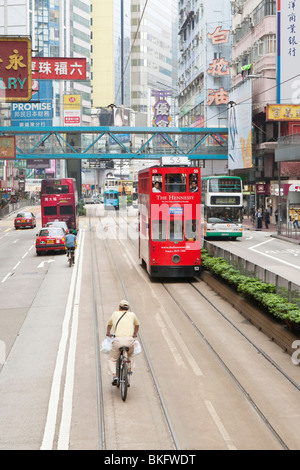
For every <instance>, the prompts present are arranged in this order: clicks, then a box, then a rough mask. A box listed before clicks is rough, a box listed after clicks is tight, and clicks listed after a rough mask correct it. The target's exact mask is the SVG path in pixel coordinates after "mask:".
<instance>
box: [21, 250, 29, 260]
mask: <svg viewBox="0 0 300 470" xmlns="http://www.w3.org/2000/svg"><path fill="white" fill-rule="evenodd" d="M27 255H28V251H26V253H25V254H24V255H23V256H22V259H24V258H26V256H27Z"/></svg>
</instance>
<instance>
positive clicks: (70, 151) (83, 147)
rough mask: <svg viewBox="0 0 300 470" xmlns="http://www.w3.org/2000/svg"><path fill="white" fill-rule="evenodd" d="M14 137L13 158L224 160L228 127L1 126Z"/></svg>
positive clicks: (2, 130) (2, 129) (4, 133)
mask: <svg viewBox="0 0 300 470" xmlns="http://www.w3.org/2000/svg"><path fill="white" fill-rule="evenodd" d="M0 135H14V136H15V140H16V158H17V159H19V160H23V159H25V160H26V159H100V160H101V159H103V160H110V159H140V160H143V159H153V160H156V159H160V158H161V156H162V155H185V156H188V157H189V159H191V160H227V158H228V156H227V135H228V129H227V128H177V127H173V128H157V127H0Z"/></svg>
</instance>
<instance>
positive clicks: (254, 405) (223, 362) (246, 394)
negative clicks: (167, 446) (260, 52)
mask: <svg viewBox="0 0 300 470" xmlns="http://www.w3.org/2000/svg"><path fill="white" fill-rule="evenodd" d="M116 224H118V226H119V221H118V220H116ZM127 239H128V240H129V241H130V242H131V244H132V245H134V246H135V248H136V244H135V243H134V242H133V240H131V239H130V238H127ZM105 246H106V250H107V252H108V254H109V256H110V258H111V259H112V260H113V263H114V266H115V269H116V271H117V276H118V279H119V283H120V285H121V286H122V292H123V293H124V296H125V297H126V298H127V299H128V301H129V302H130V299H129V298H128V292H127V290H126V286H125V282H124V278H123V277H122V274H121V272H120V270H119V268H118V262H117V261H116V259H115V256H114V254H113V251H112V248H111V246H110V243H109V240H106V241H105ZM160 283H161V285H162V287H163V288H164V290H165V291H166V292H167V294H168V295H169V296H170V298H171V299H172V301H173V302H174V303H175V304H176V306H177V307H178V309H179V310H180V311H181V312H182V314H183V315H184V317H185V318H186V319H187V320H188V322H189V324H190V325H191V326H192V328H193V329H194V330H195V331H196V332H197V334H198V335H199V337H201V340H202V341H203V342H204V343H205V344H206V346H208V347H209V349H210V350H211V352H212V353H213V355H214V356H215V357H216V358H217V360H218V362H219V363H220V364H221V365H222V367H223V369H224V370H225V371H226V373H227V374H228V375H229V376H230V378H231V380H232V381H233V382H234V384H235V385H236V386H237V387H238V389H239V390H240V391H241V393H242V395H243V396H244V397H245V398H246V400H247V401H248V402H249V404H250V405H251V407H252V408H253V409H254V410H255V412H256V413H257V414H258V416H259V418H260V419H261V421H262V422H263V423H264V425H265V426H266V427H267V429H268V430H269V431H270V433H271V434H272V435H273V436H274V438H275V439H276V441H277V442H278V443H279V445H280V447H281V448H282V449H285V450H288V449H289V445H288V444H287V443H286V440H285V438H284V437H282V436H281V435H280V432H278V431H277V430H276V426H274V425H273V424H272V423H271V422H270V420H269V419H268V417H267V415H266V414H265V413H264V411H263V410H262V409H261V407H260V406H259V405H258V404H257V403H256V401H255V398H253V397H252V396H251V392H248V391H247V387H246V386H244V385H243V383H242V381H241V380H240V379H239V377H238V376H237V375H236V373H234V371H232V370H231V368H230V366H229V365H227V363H226V359H223V358H222V356H221V354H219V353H218V351H217V350H216V348H215V347H214V346H213V344H212V343H211V341H210V340H209V339H207V337H206V335H205V333H204V332H203V331H201V327H200V326H198V324H197V322H196V321H195V320H193V318H192V317H191V316H190V315H189V312H188V311H187V310H186V309H185V307H184V306H183V305H182V303H181V302H180V300H179V299H178V298H177V295H176V294H174V293H172V292H171V291H170V289H169V286H168V285H167V284H166V282H165V281H164V280H160ZM189 286H190V287H191V289H193V291H194V293H196V294H197V296H201V297H202V299H203V300H205V301H206V302H208V303H209V304H210V306H211V307H212V308H213V309H214V310H215V311H216V312H217V313H218V314H219V315H220V316H222V318H223V319H224V320H226V321H227V322H228V323H229V324H230V325H231V327H232V328H234V329H235V331H236V332H238V333H239V334H240V335H241V336H242V337H243V338H244V339H245V340H246V341H247V342H248V343H249V344H250V345H251V346H252V347H253V348H254V349H255V350H256V351H257V352H258V353H259V355H260V356H262V357H264V359H265V360H266V361H267V362H268V363H269V364H271V365H272V366H273V367H274V368H275V369H276V371H277V372H278V373H280V374H281V375H282V377H284V379H285V380H287V381H288V382H289V383H290V384H291V385H292V386H293V387H294V388H295V389H296V390H297V392H298V391H300V387H299V385H298V384H297V383H296V382H295V381H294V380H293V379H292V377H290V376H289V375H288V374H287V373H285V372H284V370H283V369H282V368H281V367H280V366H279V365H278V364H277V363H276V361H274V360H273V359H272V358H271V357H270V356H269V355H268V354H267V353H266V352H264V351H263V349H262V348H261V347H260V346H258V345H257V344H256V343H255V341H253V340H252V339H251V338H250V337H249V336H247V335H246V334H245V333H244V332H243V331H242V330H241V329H240V328H239V327H238V326H237V325H236V324H235V323H234V321H232V320H231V319H230V318H228V317H227V316H226V315H225V314H224V313H223V312H222V311H221V310H220V308H218V306H217V305H216V304H215V303H214V302H213V301H212V300H211V299H210V298H209V297H208V296H206V295H205V294H203V292H200V290H199V289H198V287H197V286H196V285H195V284H194V283H193V282H192V281H189ZM175 291H176V290H175ZM139 337H140V341H141V344H142V347H143V350H144V352H145V357H146V359H147V362H148V366H149V370H150V371H151V374H152V377H153V382H154V384H155V386H156V385H157V386H158V383H157V380H156V378H155V374H154V370H153V367H152V365H151V362H150V359H149V356H148V354H147V351H146V346H145V343H144V340H143V338H142V336H141V335H139ZM157 393H158V395H160V391H159V387H158V392H157ZM160 400H161V404H162V408H163V410H164V413H165V412H166V407H165V405H164V401H163V398H162V396H160ZM166 420H167V422H168V427H169V430H170V433H171V435H172V439H173V445H174V448H175V449H178V450H179V448H180V447H179V443H178V441H177V438H176V435H175V432H174V429H173V426H172V423H171V420H170V417H169V415H168V413H166Z"/></svg>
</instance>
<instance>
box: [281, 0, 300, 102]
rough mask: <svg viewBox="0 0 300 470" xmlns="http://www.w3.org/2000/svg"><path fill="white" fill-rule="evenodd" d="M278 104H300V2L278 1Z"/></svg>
mask: <svg viewBox="0 0 300 470" xmlns="http://www.w3.org/2000/svg"><path fill="white" fill-rule="evenodd" d="M277 56H278V57H277V85H278V87H277V103H283V104H284V103H292V104H299V103H300V77H299V74H300V2H299V0H277Z"/></svg>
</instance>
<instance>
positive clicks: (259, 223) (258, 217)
mask: <svg viewBox="0 0 300 470" xmlns="http://www.w3.org/2000/svg"><path fill="white" fill-rule="evenodd" d="M255 215H256V221H257V224H256V228H262V213H261V210H260V209H257V211H256V214H255Z"/></svg>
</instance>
